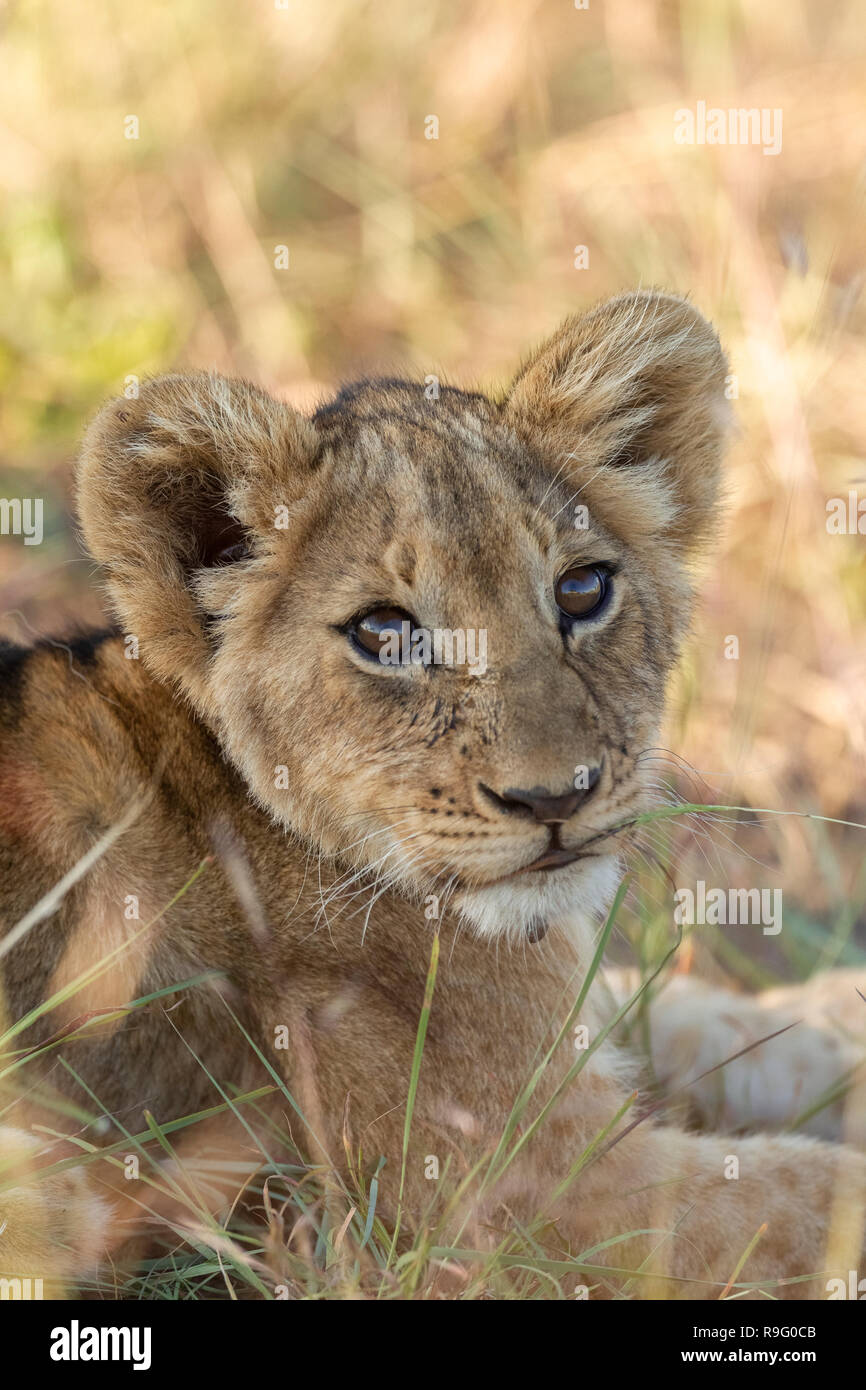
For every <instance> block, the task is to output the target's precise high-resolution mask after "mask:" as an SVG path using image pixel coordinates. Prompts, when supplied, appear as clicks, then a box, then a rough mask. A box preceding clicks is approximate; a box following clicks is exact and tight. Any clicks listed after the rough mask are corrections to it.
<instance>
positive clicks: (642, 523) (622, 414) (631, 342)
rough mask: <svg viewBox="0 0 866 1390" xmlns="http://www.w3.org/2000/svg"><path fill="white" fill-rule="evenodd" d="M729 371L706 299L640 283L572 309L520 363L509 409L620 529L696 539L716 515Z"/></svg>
mask: <svg viewBox="0 0 866 1390" xmlns="http://www.w3.org/2000/svg"><path fill="white" fill-rule="evenodd" d="M726 371H727V364H726V361H725V356H724V353H723V352H722V349H721V347H720V345H719V340H718V338H717V337H716V334H715V332H714V330H713V328H712V327H711V326H710V324H709V323H708V322H707V320H706V319H705V318H703V316H702V315H701V314H699V313H698V311H697V309H695V308H693V307H692V305H691V304H689V303H688V302H687V301H686V300H684V299H680V298H679V297H677V296H675V295H669V294H661V293H659V292H658V291H638V292H635V293H633V294H625V295H621V296H620V297H619V298H617V299H612V300H609V301H608V302H607V303H604V304H599V305H597V306H596V307H595V308H594V309H592V310H590V311H589V312H588V313H587V314H584V315H583V316H582V317H574V318H569V319H566V320H565V322H564V323H563V324H562V326H561V327H560V328H559V330H558V331H557V332H556V333H554V335H553V336H552V337H551V338H550V339H548V341H547V342H546V343H543V344H542V346H541V347H540V348H538V350H537V351H536V352H535V353H534V354H533V355H532V357H530V359H529V361H528V362H527V363H526V364H525V365H524V366H523V368H522V369H521V371H520V372H519V373H518V374H517V377H516V378H515V380H514V382H513V384H512V387H511V390H510V392H509V395H508V398H507V401H506V403H505V409H506V412H507V415H508V416H509V418H510V420H511V422H512V424H513V425H514V427H515V428H516V429H517V430H518V432H519V433H521V434H522V435H523V436H524V437H525V438H527V439H528V440H529V441H530V442H531V443H532V444H533V445H534V446H535V448H536V450H538V451H539V452H541V453H542V454H543V455H544V456H546V457H547V458H549V460H550V463H551V465H552V467H553V469H555V470H559V472H560V476H562V477H565V478H569V479H574V480H576V481H579V482H580V483H581V485H582V486H585V490H586V497H587V500H588V502H589V505H590V506H591V508H592V509H594V510H596V511H597V512H599V513H600V519H601V520H602V521H603V522H604V523H605V524H607V525H609V526H610V527H611V528H612V529H613V530H614V531H618V532H621V533H622V534H624V535H626V536H641V535H643V536H651V535H656V534H657V535H659V536H664V537H666V538H667V539H670V540H674V541H676V542H677V543H678V545H680V546H682V547H684V548H685V549H688V548H689V547H691V546H692V545H694V544H697V543H698V542H700V541H702V540H703V539H705V537H706V536H707V534H708V533H709V532H710V531H711V530H712V527H713V522H714V519H715V513H716V501H717V496H718V488H719V476H720V467H721V460H722V453H723V450H724V444H725V439H726V435H727V433H728V430H729V426H730V409H729V405H728V402H727V400H726V399H725V374H726Z"/></svg>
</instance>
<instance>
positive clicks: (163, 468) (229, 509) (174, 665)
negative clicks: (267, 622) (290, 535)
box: [78, 372, 318, 703]
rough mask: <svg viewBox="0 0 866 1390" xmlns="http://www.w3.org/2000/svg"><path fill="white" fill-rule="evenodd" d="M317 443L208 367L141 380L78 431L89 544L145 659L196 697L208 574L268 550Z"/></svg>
mask: <svg viewBox="0 0 866 1390" xmlns="http://www.w3.org/2000/svg"><path fill="white" fill-rule="evenodd" d="M317 447H318V438H317V435H316V431H315V429H314V427H313V426H312V424H311V423H310V422H309V421H308V420H306V419H304V418H303V417H302V416H300V415H298V414H297V413H296V412H295V411H294V410H292V409H290V408H289V407H288V406H286V405H283V404H281V403H280V402H279V401H275V400H274V399H273V398H272V397H271V396H269V395H267V393H266V392H264V391H261V390H259V389H258V388H256V387H255V386H251V385H249V384H248V383H247V382H244V381H231V380H227V379H226V378H224V377H220V376H217V375H216V374H213V373H210V374H209V373H206V372H195V373H190V374H189V375H175V376H163V377H158V378H156V379H155V380H153V381H149V382H147V383H146V384H145V385H144V386H143V387H142V390H141V394H140V396H139V397H138V398H137V399H135V400H126V399H120V400H115V401H113V402H111V404H109V405H107V406H106V407H105V408H104V409H103V410H102V411H101V413H100V414H99V415H98V416H97V418H96V420H95V421H94V422H93V424H92V425H91V426H90V429H89V430H88V432H87V434H86V436H85V439H84V443H83V447H82V452H81V459H80V463H79V469H78V509H79V515H80V518H81V524H82V528H83V531H84V538H85V541H86V543H87V545H88V548H89V549H90V551H91V553H92V555H93V556H94V558H95V559H97V560H98V561H99V562H100V563H101V564H102V565H103V566H104V567H105V570H106V573H107V579H108V587H109V591H110V594H111V598H112V602H113V604H114V607H115V609H116V611H117V614H118V616H119V618H120V620H121V622H122V624H123V626H124V630H125V631H126V632H128V633H134V634H135V635H136V636H137V637H138V639H139V642H140V644H141V654H142V657H143V658H144V660H145V661H146V662H147V664H148V666H149V667H150V668H151V669H152V670H153V671H154V672H155V673H156V674H157V675H159V676H160V677H162V678H163V679H166V680H169V681H179V682H180V683H181V685H182V686H183V687H184V689H185V690H186V691H187V693H188V694H189V695H190V696H191V697H192V698H193V700H194V701H196V702H197V703H201V699H202V693H203V679H204V673H205V667H206V664H207V659H208V655H209V650H210V649H209V644H208V636H207V627H206V621H205V612H204V611H203V608H202V604H201V600H200V593H201V588H202V580H203V579H204V578H205V572H206V571H207V570H208V568H209V567H214V566H219V565H222V564H225V563H228V562H230V561H232V560H235V561H236V560H237V559H238V558H239V557H241V558H242V557H244V556H246V555H248V554H256V553H261V552H262V551H263V550H264V549H266V547H267V545H268V542H269V540H273V539H274V537H275V534H276V533H275V530H274V522H275V509H276V508H277V507H279V506H287V505H290V504H291V503H292V501H293V500H294V498H293V495H292V493H293V491H294V492H295V493H296V494H297V495H300V493H301V492H302V490H303V479H304V474H305V472H306V470H307V469H308V468H309V467H310V465H311V463H312V462H313V459H314V457H315V454H316V450H317ZM287 493H288V495H287Z"/></svg>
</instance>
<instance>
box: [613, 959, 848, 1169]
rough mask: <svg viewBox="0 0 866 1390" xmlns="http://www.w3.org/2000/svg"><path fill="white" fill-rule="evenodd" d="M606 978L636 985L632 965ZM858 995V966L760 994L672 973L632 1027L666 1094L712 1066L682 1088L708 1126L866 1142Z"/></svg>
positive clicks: (627, 987) (620, 989)
mask: <svg viewBox="0 0 866 1390" xmlns="http://www.w3.org/2000/svg"><path fill="white" fill-rule="evenodd" d="M609 982H610V983H611V985H612V987H613V990H614V993H615V994H616V995H617V996H623V997H625V996H627V995H628V994H630V993H631V992H632V990H633V989H634V988H635V986H636V979H635V978H634V972H631V971H612V972H611V973H610V977H609ZM864 995H866V971H861V970H832V971H828V972H826V973H824V974H820V975H816V976H815V978H814V979H813V980H810V981H809V982H808V983H807V984H804V985H793V986H785V987H783V988H774V989H769V990H765V991H764V992H763V993H761V994H757V995H744V994H737V993H735V992H734V991H733V990H729V989H725V988H721V987H718V986H714V985H708V984H706V983H705V982H703V981H701V980H699V979H696V978H695V977H694V976H692V975H674V976H672V977H671V978H670V979H669V980H668V981H667V982H666V983H665V984H664V985H663V986H662V988H661V989H660V990H658V992H657V993H656V994H655V995H654V996H653V999H652V1003H651V1005H650V1007H649V1015H648V1018H649V1026H648V1028H647V1029H646V1030H645V1031H642V1030H641V1029H640V1028H635V1030H634V1033H633V1041H634V1043H635V1044H636V1045H638V1046H640V1045H641V1043H644V1044H645V1043H646V1042H648V1044H649V1050H650V1055H651V1061H652V1067H653V1071H654V1073H655V1077H656V1080H657V1081H658V1082H659V1084H660V1085H661V1087H662V1089H663V1090H665V1091H671V1090H673V1089H675V1088H676V1087H678V1086H682V1085H683V1084H684V1083H686V1082H689V1081H692V1079H693V1078H696V1077H699V1076H701V1075H702V1073H704V1072H707V1071H710V1069H711V1068H718V1070H715V1071H713V1072H712V1074H711V1075H709V1076H704V1077H703V1079H702V1080H700V1081H694V1083H693V1084H691V1085H689V1087H688V1090H687V1091H686V1092H685V1093H684V1095H685V1096H686V1097H687V1099H688V1105H689V1108H690V1110H691V1111H692V1113H693V1115H694V1117H695V1118H697V1119H698V1120H699V1122H700V1123H701V1124H702V1125H704V1126H706V1127H710V1128H723V1129H728V1130H732V1131H733V1130H743V1129H781V1128H785V1127H788V1126H790V1125H793V1124H794V1123H795V1122H796V1126H797V1128H798V1129H800V1130H802V1131H803V1132H806V1133H810V1134H816V1135H819V1136H821V1137H822V1138H825V1139H845V1140H846V1141H847V1142H849V1143H856V1144H857V1145H858V1146H861V1147H866V999H864V997H863V996H864ZM792 1024H793V1025H794V1026H793V1027H789V1025H792ZM783 1028H787V1030H788V1031H786V1032H784V1033H782V1034H781V1036H779V1037H774V1038H770V1039H769V1041H767V1042H760V1045H759V1046H756V1047H753V1048H752V1050H751V1051H749V1052H747V1053H746V1054H745V1055H744V1056H741V1057H735V1054H736V1053H738V1052H741V1051H742V1049H744V1048H746V1047H748V1046H749V1045H750V1044H752V1043H759V1040H760V1039H762V1038H768V1037H769V1035H770V1034H772V1033H777V1032H778V1031H779V1030H780V1029H783ZM734 1057H735V1060H732V1061H726V1059H727V1058H734ZM720 1063H725V1065H724V1066H720V1065H719V1064H720Z"/></svg>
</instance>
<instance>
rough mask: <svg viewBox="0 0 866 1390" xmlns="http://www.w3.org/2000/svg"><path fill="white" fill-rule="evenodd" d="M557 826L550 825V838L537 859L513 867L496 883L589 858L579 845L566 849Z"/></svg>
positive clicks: (562, 866)
mask: <svg viewBox="0 0 866 1390" xmlns="http://www.w3.org/2000/svg"><path fill="white" fill-rule="evenodd" d="M559 829H560V828H559V826H558V825H552V826H551V827H550V840H549V842H548V844H547V846H546V847H545V849H544V851H543V853H541V854H539V856H538V858H537V859H533V860H532V863H531V864H524V865H523V866H522V868H520V869H514V870H513V872H512V873H510V874H505V875H503V877H502V878H500V879H497V880H496V881H497V883H507V882H508V881H509V880H510V879H513V878H518V877H520V876H521V875H523V874H534V873H551V872H552V871H553V870H554V869H563V868H565V866H566V864H573V863H574V862H575V860H577V859H584V858H591V857H592V856H588V855H585V854H584V853H583V850H582V848H581V846H580V845H575V846H574V847H573V848H572V849H566V847H565V845H563V843H562V841H561V840H560V838H559Z"/></svg>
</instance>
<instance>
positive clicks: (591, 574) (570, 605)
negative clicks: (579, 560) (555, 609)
mask: <svg viewBox="0 0 866 1390" xmlns="http://www.w3.org/2000/svg"><path fill="white" fill-rule="evenodd" d="M608 585H609V579H608V575H607V572H606V571H605V570H603V569H602V568H601V566H600V565H577V566H575V568H574V569H570V570H566V571H565V574H563V575H560V577H559V579H558V580H557V581H556V589H555V590H554V593H555V596H556V602H557V603H558V605H559V607H560V609H561V610H562V612H563V613H564V614H565V616H566V617H567V618H589V617H591V616H592V614H593V613H597V612H598V610H599V608H601V605H602V604H603V603H604V600H605V598H606V597H607V592H608Z"/></svg>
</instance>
